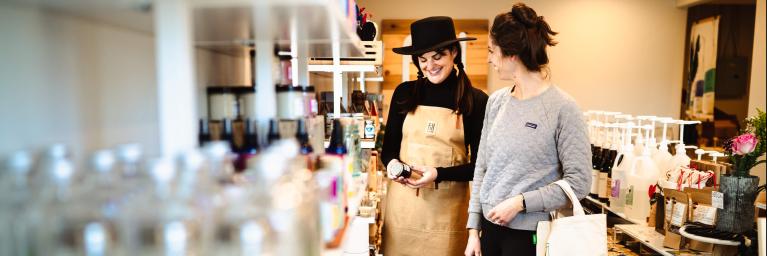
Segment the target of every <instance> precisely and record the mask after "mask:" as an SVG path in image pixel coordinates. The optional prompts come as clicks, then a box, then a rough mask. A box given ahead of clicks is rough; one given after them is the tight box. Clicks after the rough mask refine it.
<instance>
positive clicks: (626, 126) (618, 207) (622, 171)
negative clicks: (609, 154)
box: [610, 117, 634, 213]
mask: <svg viewBox="0 0 767 256" xmlns="http://www.w3.org/2000/svg"><path fill="white" fill-rule="evenodd" d="M630 119H631V117H629V118H627V119H626V120H630ZM619 126H620V128H621V147H620V149H619V150H618V154H617V156H616V158H615V161H614V163H613V168H612V177H611V186H610V208H612V209H613V210H614V211H617V212H621V213H622V212H624V209H623V208H624V205H625V203H626V193H627V187H628V184H627V182H628V180H627V177H626V176H627V171H628V170H629V168H630V166H631V163H632V162H633V159H634V154H633V152H634V146H633V145H632V144H631V139H630V138H631V135H630V131H631V129H633V127H632V126H633V124H632V123H631V122H626V123H623V124H620V125H619Z"/></svg>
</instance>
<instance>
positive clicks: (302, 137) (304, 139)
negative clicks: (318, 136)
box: [296, 119, 314, 155]
mask: <svg viewBox="0 0 767 256" xmlns="http://www.w3.org/2000/svg"><path fill="white" fill-rule="evenodd" d="M297 126H298V127H297V128H296V140H298V144H299V145H300V146H301V155H308V154H311V153H312V152H314V149H312V145H311V144H309V134H308V133H307V131H306V122H304V120H303V119H298V123H297Z"/></svg>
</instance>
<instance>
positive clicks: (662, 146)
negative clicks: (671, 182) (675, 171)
mask: <svg viewBox="0 0 767 256" xmlns="http://www.w3.org/2000/svg"><path fill="white" fill-rule="evenodd" d="M659 121H660V122H661V123H663V132H662V134H663V138H662V139H661V141H660V143H659V144H658V151H657V153H655V155H653V157H652V160H653V161H654V162H655V165H657V166H658V182H659V184H663V183H662V181H664V180H666V172H668V170H669V169H671V166H670V165H671V157H672V155H671V153H669V150H668V144H669V140H668V137H667V136H666V131H667V130H668V124H672V123H675V122H676V121H675V120H672V119H671V118H668V119H665V118H664V119H662V120H659Z"/></svg>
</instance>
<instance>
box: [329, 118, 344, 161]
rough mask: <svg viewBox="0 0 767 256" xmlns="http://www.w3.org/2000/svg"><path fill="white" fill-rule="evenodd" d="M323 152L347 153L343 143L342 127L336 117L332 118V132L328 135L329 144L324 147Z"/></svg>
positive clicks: (333, 153)
mask: <svg viewBox="0 0 767 256" xmlns="http://www.w3.org/2000/svg"><path fill="white" fill-rule="evenodd" d="M325 153H327V154H332V155H345V154H346V153H347V150H346V145H344V127H343V125H341V121H340V120H338V119H336V120H333V133H332V134H331V135H330V145H329V146H328V148H327V149H325Z"/></svg>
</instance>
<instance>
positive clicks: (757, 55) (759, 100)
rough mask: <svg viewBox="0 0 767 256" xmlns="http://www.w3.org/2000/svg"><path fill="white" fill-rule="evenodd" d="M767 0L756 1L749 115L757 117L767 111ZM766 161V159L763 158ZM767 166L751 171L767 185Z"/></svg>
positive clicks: (760, 181)
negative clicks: (766, 32) (757, 109)
mask: <svg viewBox="0 0 767 256" xmlns="http://www.w3.org/2000/svg"><path fill="white" fill-rule="evenodd" d="M764 2H765V0H756V25H755V26H754V54H753V58H752V63H751V85H750V89H749V95H748V115H749V116H753V115H756V108H759V109H761V110H762V111H767V108H766V107H765V97H767V92H765V88H767V82H766V81H765V75H764V68H765V67H764V64H765V61H767V59H766V58H767V57H766V55H765V52H766V51H767V50H765V44H766V43H765V41H764V40H765V4H764ZM762 159H764V158H762ZM766 169H767V168H765V165H764V164H762V165H759V166H758V167H756V168H754V169H752V170H751V174H752V175H757V176H759V183H761V184H765V180H767V176H765V175H767V172H766V171H765V170H766Z"/></svg>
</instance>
